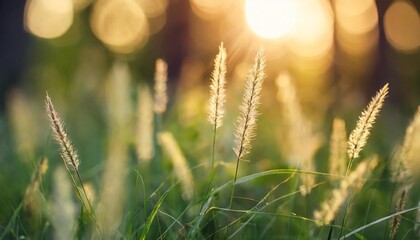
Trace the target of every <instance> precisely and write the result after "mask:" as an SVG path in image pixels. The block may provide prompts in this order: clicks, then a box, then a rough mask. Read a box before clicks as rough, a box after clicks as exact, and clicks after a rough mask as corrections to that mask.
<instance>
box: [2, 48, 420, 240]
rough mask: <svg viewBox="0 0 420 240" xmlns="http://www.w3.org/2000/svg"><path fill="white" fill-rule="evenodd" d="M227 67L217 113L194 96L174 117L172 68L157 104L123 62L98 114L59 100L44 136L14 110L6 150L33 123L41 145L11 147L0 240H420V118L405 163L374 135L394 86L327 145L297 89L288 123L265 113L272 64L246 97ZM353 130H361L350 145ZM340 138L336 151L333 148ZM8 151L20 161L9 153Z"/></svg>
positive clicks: (289, 90)
mask: <svg viewBox="0 0 420 240" xmlns="http://www.w3.org/2000/svg"><path fill="white" fill-rule="evenodd" d="M226 58H227V53H226V49H225V48H224V46H223V44H222V45H221V46H220V48H219V54H218V55H217V56H216V59H215V67H214V71H213V74H212V76H211V87H210V88H211V91H210V96H209V99H210V100H209V102H210V107H209V108H208V107H206V106H205V104H204V103H206V102H208V100H206V99H207V96H206V94H205V93H204V92H205V91H199V92H198V93H197V92H195V93H194V92H188V93H185V96H182V97H180V98H179V99H178V100H177V101H173V105H172V106H171V107H168V106H167V103H168V95H167V86H166V84H167V75H168V71H170V68H168V66H167V65H166V63H165V62H164V61H163V60H160V59H159V60H158V61H157V63H156V74H155V78H156V81H155V86H154V93H153V96H152V94H151V92H150V91H149V90H148V89H149V86H145V85H140V86H138V84H137V83H135V82H134V81H133V80H132V79H131V78H130V76H131V74H130V69H129V68H128V65H127V63H125V62H123V61H119V62H117V63H116V64H115V65H114V66H113V67H112V69H111V71H110V74H109V76H108V78H107V80H106V81H107V82H106V84H105V86H104V89H102V90H103V93H104V94H103V96H102V98H100V97H99V98H98V99H99V100H96V101H94V99H95V98H96V97H98V95H97V96H94V97H92V96H89V94H88V95H84V96H83V95H82V93H78V94H79V95H77V94H76V95H75V96H76V97H74V98H72V97H66V96H63V95H61V94H60V92H54V89H50V90H49V93H50V94H51V96H52V97H51V98H50V96H49V95H47V96H45V97H46V113H44V112H41V111H39V112H35V114H39V115H40V116H43V117H41V118H40V119H42V120H41V123H39V122H37V121H38V120H37V119H38V118H37V117H35V116H26V115H24V114H25V109H30V108H29V107H28V106H26V105H25V104H28V103H27V102H26V103H25V101H24V100H22V99H19V100H18V101H19V104H17V105H13V102H11V103H10V104H9V105H10V107H12V106H13V108H14V109H15V108H22V109H23V110H22V111H19V110H21V109H17V110H16V109H15V110H16V111H9V114H14V116H8V121H6V124H2V125H1V132H2V133H5V134H4V135H5V136H7V137H8V138H10V139H16V140H20V141H25V131H19V129H20V128H21V127H22V126H21V125H20V124H22V121H19V119H22V118H33V121H29V123H27V122H28V121H26V123H25V124H26V125H27V124H29V125H30V126H29V127H28V126H24V128H23V129H30V128H34V129H36V128H40V129H42V131H40V132H44V133H43V134H42V133H41V134H39V136H42V137H41V138H40V139H38V141H37V142H36V141H35V143H33V141H30V142H31V143H32V145H29V146H25V147H24V148H18V147H17V146H19V142H15V143H14V144H10V143H8V144H2V145H1V146H2V147H3V149H2V152H3V151H4V152H3V153H1V154H0V162H1V163H3V164H4V166H5V167H4V168H3V169H2V170H1V173H2V174H1V175H0V180H1V181H0V189H2V191H3V192H4V194H3V197H2V198H1V201H2V202H1V204H0V205H1V209H0V239H25V238H30V239H60V238H65V239H68V238H70V239H347V238H351V237H356V238H358V239H383V238H385V239H400V238H406V239H413V238H415V237H418V235H416V234H418V232H417V231H414V229H418V224H420V223H418V222H417V220H416V219H418V217H417V218H416V214H417V212H418V211H419V208H420V207H418V206H419V205H417V201H418V200H419V199H418V196H416V195H415V193H416V190H417V189H418V187H419V186H417V185H416V184H415V181H414V179H415V177H416V174H417V172H416V167H417V165H418V163H416V158H415V156H416V153H418V151H420V131H419V129H420V127H419V126H418V123H419V122H420V121H418V116H420V115H419V114H416V115H415V116H416V117H415V118H414V119H413V121H412V122H411V123H410V124H409V125H408V127H407V132H406V133H405V135H406V136H405V138H404V139H401V141H400V142H401V143H402V144H401V147H400V148H401V149H402V150H400V151H399V152H398V154H397V155H396V156H395V157H392V150H389V149H386V148H385V147H381V146H380V144H379V143H378V144H376V143H375V141H378V139H379V140H382V141H385V140H386V139H385V140H384V139H380V138H379V137H378V136H380V133H381V130H382V131H386V129H381V128H380V127H377V126H376V124H377V123H375V121H376V120H378V121H379V123H380V122H381V121H383V120H381V119H382V118H383V116H381V115H382V113H381V110H382V106H383V105H385V108H386V104H387V102H386V96H387V94H388V88H390V91H392V86H388V84H386V85H385V86H384V87H383V88H382V89H380V90H379V91H378V93H377V94H376V96H373V97H372V100H371V102H370V103H366V104H367V106H368V107H367V108H366V109H365V110H364V111H362V114H361V117H360V118H359V121H358V122H357V123H351V122H346V123H345V122H344V120H342V119H338V118H335V116H333V117H332V118H331V121H328V120H326V123H325V126H333V122H334V126H333V131H329V130H325V131H322V129H323V128H320V129H315V128H314V126H313V124H312V123H311V118H310V116H308V115H305V114H304V111H303V109H304V108H302V107H301V106H300V103H299V98H298V89H295V86H294V84H293V83H292V82H293V80H292V79H291V78H290V76H284V75H281V76H280V77H279V78H278V80H277V86H278V100H279V106H280V109H281V110H280V113H281V114H278V113H277V112H266V111H267V109H268V108H267V106H266V105H265V104H264V102H263V100H264V98H263V97H262V96H264V87H263V80H264V77H265V73H264V71H265V69H264V66H265V60H264V53H263V51H262V50H261V51H259V52H258V53H257V57H256V59H255V62H254V65H252V66H251V67H250V71H249V76H248V78H247V80H246V83H245V87H244V90H240V92H234V89H233V88H227V89H226V88H225V87H226V86H232V85H229V78H226V73H227V72H229V68H227V66H226ZM268 64H269V63H268ZM225 81H227V83H226V82H225ZM264 84H265V83H264ZM131 89H136V90H135V91H131ZM150 89H151V88H150ZM232 89H233V90H232ZM206 90H207V89H206ZM242 92H243V98H242V102H240V103H239V104H238V102H237V101H236V102H235V101H233V100H232V101H229V99H231V98H229V95H231V96H240V95H241V94H242ZM271 92H272V91H271ZM267 93H270V91H267ZM190 94H191V95H190ZM193 94H196V95H193ZM261 94H262V95H261ZM287 94H289V95H287ZM19 96H21V95H18V97H19ZM80 96H81V97H80ZM99 96H101V95H99ZM79 97H80V98H85V99H90V100H92V101H93V103H92V102H91V103H89V104H92V106H94V107H95V108H93V109H92V108H91V106H90V105H89V104H86V105H78V104H77V103H76V102H77V101H81V100H80V99H79V100H75V99H78V98H79ZM188 97H190V100H188V99H189V98H188ZM72 99H73V100H72ZM185 99H187V100H185ZM191 99H193V101H191ZM101 100H104V101H101ZM73 101H76V102H74V103H73ZM41 102H42V101H40V104H41ZM169 102H171V100H169ZM270 107H271V108H278V106H275V107H274V106H270ZM98 109H99V110H98ZM269 110H270V109H269ZM360 110H361V109H360ZM91 111H93V113H92V112H91ZM207 111H209V112H207ZM89 112H91V114H90V115H89ZM19 114H20V115H19ZM22 114H23V115H22ZM206 115H207V119H206ZM385 116H387V115H385ZM257 117H258V120H257ZM48 118H50V126H49V127H51V130H48V120H47V119H48ZM234 119H237V120H236V124H234V122H235V121H234ZM333 119H335V120H334V121H333ZM206 120H209V121H210V124H208V122H207V121H206ZM282 121H283V123H287V124H288V125H289V127H285V129H282V130H283V131H282V132H281V135H280V138H281V139H282V141H281V143H279V142H277V141H275V140H274V139H276V138H275V137H274V136H273V135H274V134H275V131H274V130H275V129H272V126H277V125H279V126H287V124H283V123H282ZM64 122H66V123H68V125H67V127H68V128H67V129H65V128H64ZM222 123H223V124H222ZM31 124H32V125H31ZM9 126H10V127H9ZM346 126H355V127H354V129H353V130H352V131H349V132H350V135H349V140H347V139H346ZM257 127H258V128H257ZM79 128H81V129H79ZM329 128H330V127H325V128H324V129H329ZM9 129H10V131H9ZM347 130H350V129H347ZM330 132H332V133H331V135H332V136H331V140H330V141H325V140H323V141H322V139H325V138H328V136H329V135H330ZM375 132H378V133H375ZM16 133H19V136H17V135H16ZM371 134H372V136H370V135H371ZM51 135H52V136H54V139H55V143H52V142H51V143H50V139H51ZM401 135H404V133H401ZM86 136H88V137H89V138H85V137H86ZM320 136H322V137H320ZM28 137H31V136H28ZM368 140H369V141H368ZM45 142H47V143H45ZM388 142H392V141H388ZM343 143H347V144H343ZM9 145H10V147H11V149H13V150H12V151H11V150H7V149H6V148H5V147H4V146H9ZM252 145H254V146H252ZM279 145H284V146H279ZM251 147H252V148H251ZM365 148H366V149H365ZM76 149H77V150H76ZM232 149H233V150H232ZM375 150H378V151H375ZM346 152H347V156H346V154H345V153H346ZM6 158H10V159H13V160H14V162H7V163H6V162H5V161H6V160H5V159H6ZM60 158H62V160H60ZM37 159H40V160H37ZM359 159H360V160H359ZM328 161H330V162H328ZM331 161H339V162H336V163H331ZM391 163H392V164H391ZM46 164H48V165H46ZM395 166H397V167H395ZM63 167H64V168H63ZM11 169H12V170H13V171H10V170H11ZM63 169H64V170H63ZM390 175H392V177H390ZM31 176H32V177H31ZM5 179H7V182H9V181H10V182H11V184H10V187H9V188H8V187H7V183H6V180H5ZM14 181H17V183H18V184H13V182H14ZM90 186H92V187H90ZM392 189H404V191H403V194H401V191H393V190H392ZM394 195H395V196H394ZM401 198H404V199H401ZM396 205H397V208H396V209H394V206H396ZM396 222H397V223H396ZM60 233H63V234H61V235H60ZM64 233H66V234H64ZM64 236H65V237H64Z"/></svg>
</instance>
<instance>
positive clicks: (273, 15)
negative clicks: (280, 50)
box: [245, 0, 297, 39]
mask: <svg viewBox="0 0 420 240" xmlns="http://www.w3.org/2000/svg"><path fill="white" fill-rule="evenodd" d="M296 8H297V6H296V0H246V2H245V16H246V20H247V22H248V25H249V27H250V28H251V30H252V31H253V32H255V34H257V35H258V36H260V37H262V38H267V39H278V38H282V37H285V36H286V35H288V34H289V33H290V31H291V30H292V29H293V27H294V25H295V21H296V12H297V10H296Z"/></svg>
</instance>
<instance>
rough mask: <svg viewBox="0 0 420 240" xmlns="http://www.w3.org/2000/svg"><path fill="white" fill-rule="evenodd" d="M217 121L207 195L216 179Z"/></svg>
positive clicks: (214, 129) (214, 130)
mask: <svg viewBox="0 0 420 240" xmlns="http://www.w3.org/2000/svg"><path fill="white" fill-rule="evenodd" d="M216 129H217V123H215V124H214V127H213V146H212V151H211V165H210V167H211V169H210V179H209V186H208V187H207V191H206V195H208V194H209V193H210V191H211V188H212V186H213V180H214V175H215V174H216V170H215V168H214V160H215V155H216V153H215V152H216V133H217V130H216Z"/></svg>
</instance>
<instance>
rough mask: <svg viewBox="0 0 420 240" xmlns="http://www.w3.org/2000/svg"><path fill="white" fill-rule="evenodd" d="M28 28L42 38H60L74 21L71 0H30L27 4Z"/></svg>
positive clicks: (26, 17)
mask: <svg viewBox="0 0 420 240" xmlns="http://www.w3.org/2000/svg"><path fill="white" fill-rule="evenodd" d="M24 18H25V27H26V29H27V30H28V31H29V32H31V33H32V34H34V35H35V36H38V37H41V38H47V39H52V38H58V37H60V36H62V35H63V34H64V33H65V32H67V30H68V29H69V28H70V26H71V25H72V23H73V2H72V1H71V0H57V1H47V0H29V1H27V2H26V6H25V17H24Z"/></svg>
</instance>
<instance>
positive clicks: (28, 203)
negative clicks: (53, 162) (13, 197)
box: [23, 157, 48, 210]
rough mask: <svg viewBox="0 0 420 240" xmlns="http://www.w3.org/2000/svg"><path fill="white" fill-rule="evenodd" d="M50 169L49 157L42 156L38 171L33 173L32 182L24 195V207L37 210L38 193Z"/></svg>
mask: <svg viewBox="0 0 420 240" xmlns="http://www.w3.org/2000/svg"><path fill="white" fill-rule="evenodd" d="M47 170H48V159H47V158H46V157H43V158H41V161H40V162H39V164H38V167H37V169H36V171H34V174H33V175H32V179H31V183H30V184H29V186H28V187H27V188H26V190H25V195H24V197H23V202H24V207H25V208H30V209H33V210H36V202H37V200H36V199H35V198H36V194H37V192H38V191H39V190H40V189H39V187H40V185H41V182H42V179H43V178H44V176H45V173H46V172H47Z"/></svg>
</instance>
